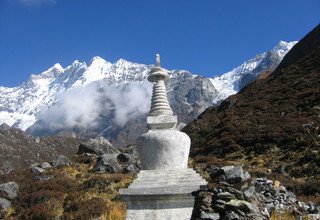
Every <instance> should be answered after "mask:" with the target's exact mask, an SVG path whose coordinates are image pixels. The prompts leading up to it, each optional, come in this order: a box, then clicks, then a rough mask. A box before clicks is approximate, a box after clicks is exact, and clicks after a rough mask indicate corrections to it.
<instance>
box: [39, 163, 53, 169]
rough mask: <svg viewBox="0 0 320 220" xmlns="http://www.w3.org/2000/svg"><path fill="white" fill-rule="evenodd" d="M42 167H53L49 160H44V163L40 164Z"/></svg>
mask: <svg viewBox="0 0 320 220" xmlns="http://www.w3.org/2000/svg"><path fill="white" fill-rule="evenodd" d="M40 167H41V168H42V169H48V168H50V167H51V165H50V163H48V162H43V163H41V164H40Z"/></svg>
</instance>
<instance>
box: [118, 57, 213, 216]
mask: <svg viewBox="0 0 320 220" xmlns="http://www.w3.org/2000/svg"><path fill="white" fill-rule="evenodd" d="M168 79H169V75H168V73H167V71H166V70H165V69H164V68H161V66H160V56H159V55H158V54H157V55H156V65H155V67H154V68H153V69H152V70H151V71H150V74H149V76H148V80H149V81H150V82H152V83H154V86H153V93H152V100H151V109H150V112H149V114H148V117H147V124H148V128H149V131H148V132H147V133H145V134H143V135H141V136H140V137H138V139H137V150H138V153H139V157H140V160H141V164H142V170H141V171H140V173H139V174H138V177H137V179H136V180H135V181H134V182H133V183H132V184H131V185H130V186H129V187H128V188H127V189H121V190H120V194H121V196H122V198H123V199H124V200H125V201H126V202H127V219H134V220H137V219H139V220H143V219H148V220H149V219H153V220H156V219H163V220H168V219H172V220H173V219H174V220H180V219H190V217H191V214H192V209H193V205H194V199H193V196H192V195H191V193H192V192H193V191H196V190H198V189H199V188H200V186H201V185H206V184H207V182H206V181H205V180H204V179H203V178H202V177H201V176H200V175H199V174H197V173H196V172H195V171H194V170H193V169H188V157H189V151H190V138H189V136H188V135H187V134H185V133H183V132H180V131H178V130H177V129H176V124H177V116H175V115H173V112H172V109H171V107H170V105H169V102H168V98H167V92H166V86H165V82H166V81H167V80H168Z"/></svg>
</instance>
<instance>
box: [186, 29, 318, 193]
mask: <svg viewBox="0 0 320 220" xmlns="http://www.w3.org/2000/svg"><path fill="white" fill-rule="evenodd" d="M319 75H320V26H317V27H316V28H315V29H314V30H312V31H311V32H310V33H309V34H308V35H307V36H306V37H304V38H303V39H302V40H301V41H299V43H298V44H297V45H295V46H294V47H293V49H292V53H288V54H287V56H285V58H284V61H283V63H281V64H280V65H279V67H278V68H277V69H276V70H275V71H274V72H273V73H271V75H269V76H268V77H265V78H261V79H257V80H255V81H254V82H252V83H250V84H248V85H247V86H245V87H244V88H243V89H242V90H241V91H240V92H239V93H238V94H236V95H233V96H230V97H229V98H227V99H226V100H224V101H223V102H222V103H221V104H220V105H219V106H217V107H210V108H208V109H207V110H206V111H205V112H204V113H203V114H201V115H200V116H199V117H198V118H197V119H196V120H195V121H193V122H192V123H190V124H189V125H188V126H187V127H186V128H185V130H184V131H185V132H187V133H188V134H189V135H190V137H191V139H192V148H191V157H192V158H193V160H194V162H195V163H198V165H199V164H200V165H201V168H202V170H205V169H209V167H210V164H214V163H220V162H224V163H225V162H229V163H233V164H244V165H245V166H246V167H247V168H248V169H249V170H250V171H251V172H252V173H253V174H254V175H269V176H273V177H274V178H277V179H282V180H283V181H284V182H286V183H287V185H290V188H291V189H293V190H294V191H295V192H298V191H300V192H301V191H302V192H303V194H304V195H306V196H316V195H317V193H320V191H319V188H315V187H312V185H319V183H320V179H319V174H320V169H319V167H320V144H319V143H320V129H319V127H320V77H319ZM200 165H199V166H200ZM309 183H312V184H311V185H310V184H309ZM306 186H308V187H306ZM318 195H319V194H318Z"/></svg>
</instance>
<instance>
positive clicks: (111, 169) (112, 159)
mask: <svg viewBox="0 0 320 220" xmlns="http://www.w3.org/2000/svg"><path fill="white" fill-rule="evenodd" d="M117 156H118V155H117V154H103V155H102V156H100V157H99V158H98V160H97V163H96V165H95V167H94V171H96V172H107V173H118V172H120V171H121V167H120V165H119V163H118V160H117Z"/></svg>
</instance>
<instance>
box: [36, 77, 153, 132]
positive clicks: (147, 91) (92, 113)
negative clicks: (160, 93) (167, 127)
mask: <svg viewBox="0 0 320 220" xmlns="http://www.w3.org/2000/svg"><path fill="white" fill-rule="evenodd" d="M151 91H152V84H151V83H148V82H146V81H145V82H143V83H141V84H127V85H123V86H120V87H113V86H108V85H101V84H99V83H91V84H89V85H87V86H85V87H78V88H74V89H71V90H68V91H66V92H64V93H62V94H61V95H59V96H58V97H57V101H56V103H55V104H54V105H53V106H51V108H49V109H48V110H46V111H45V112H43V113H42V114H41V115H40V117H39V119H40V120H41V121H42V122H43V123H44V124H43V126H45V128H46V129H49V130H51V131H57V130H61V129H72V128H75V127H77V128H85V129H88V130H91V129H95V128H97V127H99V126H101V122H102V121H103V117H105V116H108V115H113V118H112V119H111V120H113V122H114V124H115V125H118V126H123V125H125V123H126V122H127V121H128V120H130V119H131V118H133V117H136V116H138V115H141V114H146V113H147V112H148V110H149V108H150V101H151ZM102 126H103V125H102Z"/></svg>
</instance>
